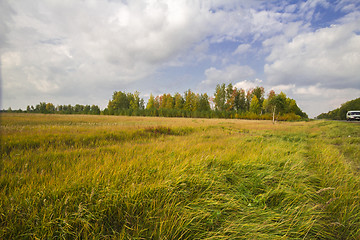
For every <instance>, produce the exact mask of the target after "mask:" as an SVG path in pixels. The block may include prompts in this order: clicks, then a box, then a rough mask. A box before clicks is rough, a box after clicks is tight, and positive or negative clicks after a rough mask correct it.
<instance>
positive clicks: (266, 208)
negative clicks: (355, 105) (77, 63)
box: [0, 114, 360, 239]
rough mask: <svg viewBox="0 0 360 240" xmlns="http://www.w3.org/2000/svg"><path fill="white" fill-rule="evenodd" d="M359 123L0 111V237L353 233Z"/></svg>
mask: <svg viewBox="0 0 360 240" xmlns="http://www.w3.org/2000/svg"><path fill="white" fill-rule="evenodd" d="M359 202H360V124H351V123H345V122H332V121H310V122H277V123H276V124H273V123H272V122H271V121H247V120H225V119H189V118H186V119H183V118H155V117H118V116H82V115H76V116H75V115H42V114H1V162H0V239H360V203H359Z"/></svg>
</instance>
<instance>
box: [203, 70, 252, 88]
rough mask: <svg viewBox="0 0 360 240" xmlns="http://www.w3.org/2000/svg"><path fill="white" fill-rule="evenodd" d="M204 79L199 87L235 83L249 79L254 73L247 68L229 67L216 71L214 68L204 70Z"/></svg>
mask: <svg viewBox="0 0 360 240" xmlns="http://www.w3.org/2000/svg"><path fill="white" fill-rule="evenodd" d="M204 74H205V76H206V79H205V80H204V81H202V82H201V85H204V86H208V87H210V86H211V87H214V86H215V85H217V84H221V83H225V84H227V83H235V82H237V81H239V80H241V79H245V78H248V77H251V76H253V75H254V74H255V71H254V70H253V69H252V68H251V67H249V66H241V65H229V66H227V67H225V68H224V69H217V68H214V67H211V68H208V69H206V70H205V73H204Z"/></svg>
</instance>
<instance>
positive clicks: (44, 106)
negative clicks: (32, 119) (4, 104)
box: [6, 102, 101, 115]
mask: <svg viewBox="0 0 360 240" xmlns="http://www.w3.org/2000/svg"><path fill="white" fill-rule="evenodd" d="M6 112H26V113H44V114H52V113H57V114H92V115H100V113H101V110H100V108H99V106H97V105H91V106H90V105H81V104H76V105H75V106H72V105H71V104H69V105H57V106H55V105H54V104H52V103H46V102H40V103H39V104H37V105H35V107H34V106H33V105H31V106H30V105H28V106H27V107H26V111H23V110H21V109H19V110H15V111H13V110H11V108H10V109H8V110H7V111H6Z"/></svg>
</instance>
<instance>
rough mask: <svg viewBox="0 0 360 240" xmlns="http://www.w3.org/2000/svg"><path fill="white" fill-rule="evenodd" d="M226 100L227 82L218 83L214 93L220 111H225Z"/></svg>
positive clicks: (216, 106) (217, 108)
mask: <svg viewBox="0 0 360 240" xmlns="http://www.w3.org/2000/svg"><path fill="white" fill-rule="evenodd" d="M225 100H226V90H225V84H222V85H219V84H218V85H216V88H215V94H214V102H215V109H216V110H218V111H224V110H225Z"/></svg>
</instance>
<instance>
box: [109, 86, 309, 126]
mask: <svg viewBox="0 0 360 240" xmlns="http://www.w3.org/2000/svg"><path fill="white" fill-rule="evenodd" d="M103 113H104V114H110V115H129V116H163V117H205V118H243V119H272V118H274V117H276V119H278V120H299V119H305V118H308V116H307V114H306V113H304V112H303V111H302V110H301V109H300V108H299V107H298V105H297V104H296V101H295V100H294V99H291V98H288V97H287V96H286V94H285V93H283V92H281V93H279V94H276V93H275V92H274V91H273V90H271V91H270V92H269V94H268V95H267V97H266V98H265V90H264V88H263V87H256V88H253V89H250V90H248V91H245V90H244V89H237V88H236V87H234V86H233V85H232V84H231V83H230V84H228V85H225V84H218V85H217V86H216V88H215V93H214V96H211V97H209V96H208V95H207V94H206V93H202V94H199V93H195V92H193V91H191V90H190V89H189V90H187V91H185V92H184V94H183V95H181V94H180V93H175V94H174V95H171V94H169V93H167V94H166V93H164V94H162V95H159V96H154V95H153V94H150V97H149V100H148V102H147V104H146V106H145V102H144V100H143V99H142V98H140V97H139V92H137V91H136V92H135V93H126V92H121V91H115V92H114V94H113V96H112V99H111V100H110V101H109V103H108V105H107V108H105V109H104V111H103Z"/></svg>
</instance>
